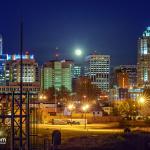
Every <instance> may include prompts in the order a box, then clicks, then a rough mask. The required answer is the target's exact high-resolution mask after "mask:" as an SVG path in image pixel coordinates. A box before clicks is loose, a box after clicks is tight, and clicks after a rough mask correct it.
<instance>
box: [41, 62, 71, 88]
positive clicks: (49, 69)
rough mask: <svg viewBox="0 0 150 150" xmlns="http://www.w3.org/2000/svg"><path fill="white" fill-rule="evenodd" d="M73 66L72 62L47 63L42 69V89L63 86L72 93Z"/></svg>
mask: <svg viewBox="0 0 150 150" xmlns="http://www.w3.org/2000/svg"><path fill="white" fill-rule="evenodd" d="M72 64H73V62H72V61H71V60H62V61H59V60H53V61H49V62H47V63H45V64H44V65H43V67H42V69H41V89H42V90H44V89H48V88H49V87H55V88H56V89H57V90H59V89H60V88H61V87H62V86H64V87H66V88H67V89H68V90H69V91H72Z"/></svg>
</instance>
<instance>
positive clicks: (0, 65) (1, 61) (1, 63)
mask: <svg viewBox="0 0 150 150" xmlns="http://www.w3.org/2000/svg"><path fill="white" fill-rule="evenodd" d="M20 58H21V55H19V54H14V55H8V54H2V55H0V86H3V85H6V78H5V74H6V68H5V63H6V61H11V60H18V59H20ZM22 59H23V60H24V59H34V55H30V54H29V53H28V52H26V54H25V55H22Z"/></svg>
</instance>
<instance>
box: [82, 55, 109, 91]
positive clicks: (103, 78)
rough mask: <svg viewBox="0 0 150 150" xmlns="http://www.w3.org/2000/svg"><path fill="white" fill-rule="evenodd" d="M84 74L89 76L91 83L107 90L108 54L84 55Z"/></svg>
mask: <svg viewBox="0 0 150 150" xmlns="http://www.w3.org/2000/svg"><path fill="white" fill-rule="evenodd" d="M85 61H86V66H85V76H89V77H90V78H91V81H92V84H95V85H97V86H98V87H99V88H100V89H101V90H102V91H106V92H108V90H109V84H110V83H109V78H110V56H109V55H99V54H92V55H89V56H87V57H86V60H85Z"/></svg>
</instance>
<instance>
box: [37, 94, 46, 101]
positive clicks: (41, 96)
mask: <svg viewBox="0 0 150 150" xmlns="http://www.w3.org/2000/svg"><path fill="white" fill-rule="evenodd" d="M39 99H40V100H46V99H47V97H46V96H45V95H43V94H41V95H40V96H39Z"/></svg>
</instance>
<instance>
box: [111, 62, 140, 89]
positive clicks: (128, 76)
mask: <svg viewBox="0 0 150 150" xmlns="http://www.w3.org/2000/svg"><path fill="white" fill-rule="evenodd" d="M113 75H114V81H113V85H116V86H117V87H118V88H131V87H135V86H136V85H137V67H136V65H120V66H117V67H115V68H114V71H113Z"/></svg>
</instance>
